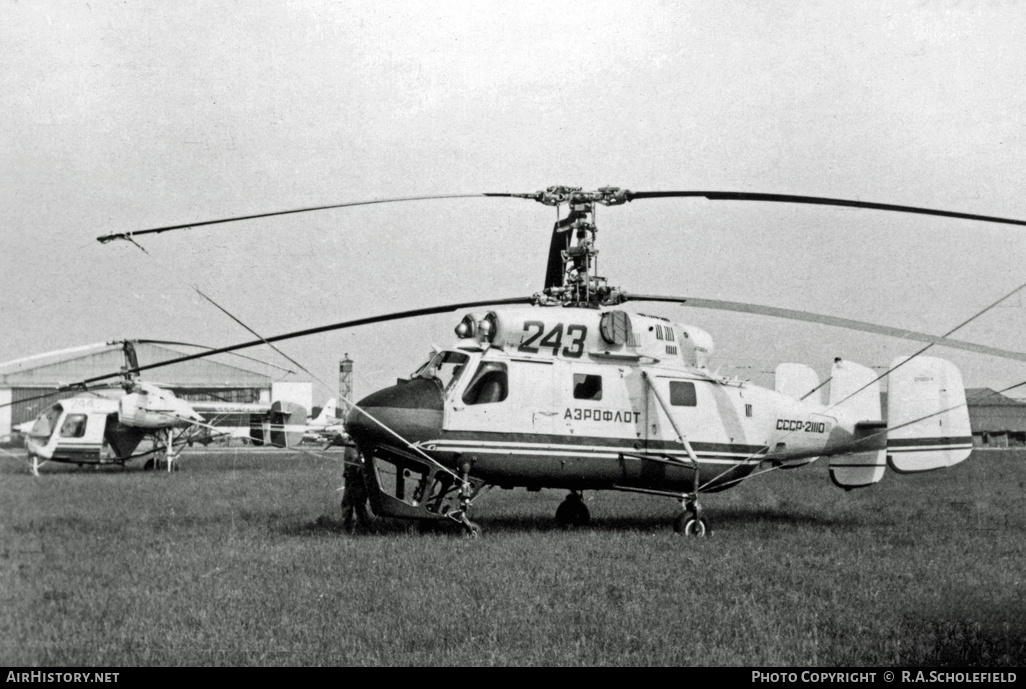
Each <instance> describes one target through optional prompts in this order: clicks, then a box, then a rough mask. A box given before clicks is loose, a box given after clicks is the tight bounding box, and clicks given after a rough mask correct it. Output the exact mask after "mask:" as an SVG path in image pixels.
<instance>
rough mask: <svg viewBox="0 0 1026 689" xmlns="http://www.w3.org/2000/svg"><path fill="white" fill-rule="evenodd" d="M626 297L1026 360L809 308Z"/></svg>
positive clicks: (1020, 355) (1025, 355)
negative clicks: (852, 331)
mask: <svg viewBox="0 0 1026 689" xmlns="http://www.w3.org/2000/svg"><path fill="white" fill-rule="evenodd" d="M624 300H625V301H660V302H670V303H675V304H681V305H683V306H693V307H695V308H699V309H714V310H717V311H733V312H735V313H753V314H757V315H760V316H771V317H773V318H785V319H787V320H792V321H804V322H806V323H817V324H819V325H830V326H833V327H835V328H846V329H848V330H857V331H860V332H864V333H874V334H876V335H886V336H888V337H896V338H899V339H903V340H914V341H916V342H929V343H931V344H935V345H938V346H941V347H949V348H951V349H961V350H964V351H967V352H975V353H976V354H988V355H990V356H995V357H999V358H1002V359H1011V360H1013V361H1026V353H1024V352H1013V351H1010V350H1007V349H998V348H997V347H988V346H986V345H981V344H976V343H974V342H966V341H964V340H955V339H952V338H950V337H941V336H938V335H929V334H927V333H920V332H916V331H915V330H905V329H903V328H892V327H890V326H886V325H877V324H875V323H867V322H865V321H855V320H851V319H849V318H838V317H836V316H825V315H822V314H818V313H809V312H807V311H796V310H794V309H781V308H777V307H775V306H761V305H759V304H746V303H744V302H737V301H721V300H718V299H696V298H693V297H667V296H658V295H653V294H627V295H625V297H624Z"/></svg>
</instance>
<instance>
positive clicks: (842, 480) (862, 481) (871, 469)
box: [830, 421, 887, 490]
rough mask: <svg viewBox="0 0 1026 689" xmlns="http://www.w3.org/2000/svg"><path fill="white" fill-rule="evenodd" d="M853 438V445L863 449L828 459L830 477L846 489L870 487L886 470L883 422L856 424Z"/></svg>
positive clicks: (836, 484)
mask: <svg viewBox="0 0 1026 689" xmlns="http://www.w3.org/2000/svg"><path fill="white" fill-rule="evenodd" d="M853 441H854V442H853V445H854V446H855V447H858V448H866V449H865V450H864V451H863V452H853V453H850V454H843V455H834V456H833V457H831V458H830V480H832V481H833V482H834V485H835V486H839V487H840V488H846V489H848V490H851V489H852V488H864V487H866V486H871V485H873V484H874V483H876V482H877V481H879V480H880V479H882V478H883V476H884V471H886V469H887V457H886V454H887V451H886V444H887V434H886V424H884V422H883V421H863V422H860V423H857V424H855V437H854V438H853Z"/></svg>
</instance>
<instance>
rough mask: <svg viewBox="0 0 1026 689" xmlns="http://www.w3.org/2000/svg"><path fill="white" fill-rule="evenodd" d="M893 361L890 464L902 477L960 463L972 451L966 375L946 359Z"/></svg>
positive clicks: (888, 400)
mask: <svg viewBox="0 0 1026 689" xmlns="http://www.w3.org/2000/svg"><path fill="white" fill-rule="evenodd" d="M904 361H906V360H905V359H904V358H899V359H895V360H894V361H893V362H891V369H892V370H893V372H892V373H891V375H890V387H889V389H888V399H887V403H888V404H887V426H888V428H889V429H890V430H888V432H887V461H888V464H889V465H890V467H891V468H892V469H894V470H895V471H897V472H900V473H913V472H918V471H930V470H933V469H941V468H944V467H949V466H952V465H954V464H958V463H959V462H961V461H962V460H964V459H965V458H967V457H968V456H969V454H970V453H971V452H972V447H973V438H972V429H971V428H970V426H969V411H968V409H967V408H966V402H965V389H964V388H963V387H962V374H961V373H960V372H959V370H958V369H957V368H955V366H954V365H953V364H951V363H950V362H948V361H945V360H944V359H937V358H935V357H927V356H920V357H916V358H915V359H912V360H911V361H908V363H903V362H904Z"/></svg>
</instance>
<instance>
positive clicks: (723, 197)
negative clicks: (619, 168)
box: [625, 191, 1026, 226]
mask: <svg viewBox="0 0 1026 689" xmlns="http://www.w3.org/2000/svg"><path fill="white" fill-rule="evenodd" d="M625 196H626V198H627V200H628V201H635V200H637V199H665V198H705V199H709V200H710V201H765V202H770V203H804V204H812V205H816V206H841V207H843V208H866V209H870V210H877V211H895V212H898V213H916V214H919V215H936V216H940V217H942V218H960V219H962V220H979V221H981V222H993V223H1002V224H1005V225H1020V226H1026V220H1016V219H1014V218H999V217H997V216H993V215H977V214H975V213H958V212H955V211H944V210H937V209H935V208H920V207H918V206H899V205H895V204H892V203H873V202H871V201H855V200H852V199H831V198H824V197H820V196H793V195H791V194H762V193H756V192H748V191H627V192H625Z"/></svg>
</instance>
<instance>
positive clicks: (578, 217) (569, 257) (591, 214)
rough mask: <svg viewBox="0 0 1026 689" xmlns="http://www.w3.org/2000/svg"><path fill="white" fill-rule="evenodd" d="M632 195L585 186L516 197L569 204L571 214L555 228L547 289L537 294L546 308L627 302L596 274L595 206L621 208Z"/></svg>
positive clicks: (549, 189)
mask: <svg viewBox="0 0 1026 689" xmlns="http://www.w3.org/2000/svg"><path fill="white" fill-rule="evenodd" d="M628 194H629V192H628V191H627V190H626V189H620V188H619V187H602V188H600V189H598V190H596V191H584V190H582V188H581V187H564V186H556V187H549V188H548V189H546V190H545V191H539V192H535V193H533V194H516V195H515V196H519V197H520V198H526V199H533V200H535V201H538V202H539V203H542V204H545V205H546V206H555V207H556V209H557V212H558V210H559V208H560V206H562V205H564V204H566V205H567V207H568V209H569V212H568V213H567V216H566V217H565V218H562V219H560V220H557V221H556V224H555V225H554V226H553V228H552V242H551V244H550V246H549V262H548V267H547V270H546V275H545V289H544V290H543V291H542V292H540V293H538V294H537V295H535V299H536V302H537V303H538V304H539V305H545V306H555V305H561V306H575V307H590V308H598V307H599V306H603V305H611V304H619V303H620V302H621V301H623V299H622V296H621V293H620V290H619V289H617V288H614V287H610V286H609V284H608V282H607V280H606V278H604V277H601V276H599V275H597V274H596V272H597V265H598V260H597V257H598V249H596V248H595V237H596V235H597V233H598V227H597V226H596V224H595V206H596V204H601V205H603V206H617V205H620V204H623V203H626V202H627V201H628V200H629V199H628Z"/></svg>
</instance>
